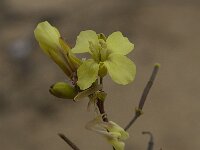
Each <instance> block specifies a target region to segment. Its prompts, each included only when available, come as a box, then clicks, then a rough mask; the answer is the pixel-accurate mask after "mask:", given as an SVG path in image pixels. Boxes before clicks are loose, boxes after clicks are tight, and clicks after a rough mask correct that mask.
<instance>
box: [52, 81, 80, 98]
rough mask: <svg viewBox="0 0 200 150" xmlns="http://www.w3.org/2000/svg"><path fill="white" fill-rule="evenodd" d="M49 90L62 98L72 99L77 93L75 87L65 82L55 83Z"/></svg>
mask: <svg viewBox="0 0 200 150" xmlns="http://www.w3.org/2000/svg"><path fill="white" fill-rule="evenodd" d="M49 92H50V93H51V94H52V95H54V96H56V97H58V98H64V99H73V98H74V97H75V96H76V95H77V91H76V89H75V88H74V87H72V86H70V85H69V84H67V83H66V82H57V83H55V84H54V85H52V86H51V87H50V89H49Z"/></svg>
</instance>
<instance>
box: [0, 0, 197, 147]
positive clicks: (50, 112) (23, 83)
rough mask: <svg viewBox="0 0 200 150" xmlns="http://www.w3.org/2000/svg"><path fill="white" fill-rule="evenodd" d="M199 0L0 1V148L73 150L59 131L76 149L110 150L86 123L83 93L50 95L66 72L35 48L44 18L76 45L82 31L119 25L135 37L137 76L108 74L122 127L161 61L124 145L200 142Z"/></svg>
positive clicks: (110, 103) (111, 110)
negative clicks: (79, 96) (126, 78)
mask: <svg viewBox="0 0 200 150" xmlns="http://www.w3.org/2000/svg"><path fill="white" fill-rule="evenodd" d="M199 14H200V1H199V0H169V1H160V0H151V1H147V0H123V1H122V0H101V1H98V0H84V1H82V0H56V1H53V0H52V1H51V0H34V1H32V0H0V51H1V54H0V78H1V80H0V147H1V149H4V150H70V147H69V146H68V145H67V144H66V143H64V142H63V141H62V140H61V139H60V138H59V137H58V136H57V133H59V132H61V133H64V134H65V135H67V136H68V137H69V138H70V139H71V140H72V141H74V142H75V143H76V144H77V145H78V146H79V147H80V149H81V150H94V149H95V150H104V149H105V150H109V149H111V147H110V145H108V144H107V142H106V140H104V139H103V138H102V137H101V136H99V135H96V134H95V133H92V132H90V131H87V130H86V129H85V128H84V126H85V124H86V122H87V121H89V120H91V118H93V117H94V113H93V111H92V110H91V111H90V112H88V111H87V103H88V99H84V100H82V101H80V102H79V103H74V102H72V101H70V100H62V99H58V98H55V97H53V96H52V95H50V94H49V92H48V89H49V87H50V86H51V85H52V84H53V83H55V82H57V81H65V80H66V76H65V75H64V74H63V72H62V71H61V70H60V69H59V68H58V67H57V66H56V65H55V64H54V63H53V62H52V61H51V60H50V59H49V58H48V57H46V56H45V55H44V54H43V52H42V51H41V50H40V49H39V46H38V44H37V43H36V41H35V39H34V35H33V30H34V29H35V27H36V25H37V24H38V22H40V21H44V20H48V21H49V22H50V23H51V24H53V25H54V26H56V27H57V28H58V29H59V30H60V33H61V34H62V36H63V37H64V38H65V39H66V40H67V41H68V43H70V45H72V46H73V45H74V44H75V40H76V36H77V35H78V34H79V32H80V31H82V30H86V29H92V30H95V31H96V32H103V33H105V34H106V35H109V34H110V33H112V32H113V31H118V30H119V31H121V32H122V33H123V34H124V35H126V36H127V37H128V38H129V39H130V41H132V42H133V43H134V44H135V49H134V51H133V52H132V53H131V54H129V57H130V58H131V59H132V60H133V61H134V62H135V63H136V65H137V76H136V79H135V82H134V83H132V84H129V85H127V86H119V85H116V84H114V83H113V82H111V80H110V78H109V77H108V78H106V83H105V91H107V92H108V93H109V94H108V97H107V101H106V111H107V113H108V117H109V118H110V119H111V120H113V121H115V122H117V123H118V124H120V125H121V126H125V125H126V124H127V122H128V121H129V120H130V119H131V117H132V116H133V113H134V110H135V107H136V106H137V104H138V101H139V98H140V96H141V93H142V91H143V88H144V86H145V84H146V82H147V81H148V79H149V76H150V74H151V71H152V68H153V65H154V63H156V62H159V63H160V64H161V69H160V72H159V74H158V76H157V79H156V82H155V84H154V86H153V88H152V89H151V92H150V94H149V97H148V99H147V102H146V104H145V107H144V115H143V116H141V118H139V119H138V120H137V122H136V123H135V124H134V126H132V127H131V129H130V130H129V133H130V135H131V136H130V138H129V139H128V140H127V141H126V149H127V150H132V149H135V150H146V147H147V143H148V137H147V136H144V135H142V134H141V132H142V131H151V132H152V133H153V135H154V138H155V150H158V149H160V148H163V150H188V149H192V150H199V149H200V142H199V141H200V130H199V129H200V120H199V114H200V100H199V98H200V92H199V90H200V69H198V68H199V65H200V46H199V41H200V30H199V27H200V15H199Z"/></svg>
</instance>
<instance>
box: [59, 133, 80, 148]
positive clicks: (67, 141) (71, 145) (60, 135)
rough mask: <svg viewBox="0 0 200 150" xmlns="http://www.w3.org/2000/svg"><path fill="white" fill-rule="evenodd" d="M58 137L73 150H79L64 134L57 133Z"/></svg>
mask: <svg viewBox="0 0 200 150" xmlns="http://www.w3.org/2000/svg"><path fill="white" fill-rule="evenodd" d="M58 135H59V137H60V138H61V139H63V140H64V141H65V142H66V143H67V144H68V145H69V146H70V147H71V148H72V149H73V150H80V149H79V148H78V147H77V146H76V145H75V144H74V143H73V142H72V141H70V140H69V139H68V138H67V137H66V136H65V135H64V134H62V133H58Z"/></svg>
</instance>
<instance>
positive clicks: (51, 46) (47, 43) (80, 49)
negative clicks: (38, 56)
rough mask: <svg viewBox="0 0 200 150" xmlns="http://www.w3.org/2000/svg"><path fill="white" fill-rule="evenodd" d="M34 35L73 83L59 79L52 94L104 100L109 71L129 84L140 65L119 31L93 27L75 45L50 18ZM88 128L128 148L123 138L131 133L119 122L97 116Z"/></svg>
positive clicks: (119, 148)
mask: <svg viewBox="0 0 200 150" xmlns="http://www.w3.org/2000/svg"><path fill="white" fill-rule="evenodd" d="M34 34H35V38H36V40H37V41H38V43H39V45H40V47H41V48H42V50H43V51H44V52H45V53H46V54H47V55H48V56H49V57H50V58H51V59H52V60H53V61H54V62H55V63H56V64H57V65H58V66H59V67H60V68H61V69H62V70H63V72H64V73H65V74H66V75H67V77H68V79H69V80H70V81H71V84H68V83H66V82H58V83H55V84H53V85H52V86H51V87H50V90H49V91H50V93H51V94H53V95H54V96H56V97H59V98H65V99H73V100H75V101H77V100H79V99H80V98H82V97H85V96H87V97H89V99H90V102H91V101H94V102H95V100H97V99H98V100H101V101H104V100H105V97H106V93H105V92H104V91H102V83H100V84H99V83H98V80H99V79H100V80H102V79H103V77H104V76H106V75H107V74H109V75H110V77H111V79H112V80H113V81H114V82H115V83H117V84H121V85H126V84H129V83H130V82H132V81H133V80H134V78H135V74H136V66H135V64H134V63H133V62H132V61H131V60H130V59H129V58H128V57H126V55H127V54H128V53H130V52H131V51H132V50H133V48H134V45H133V44H132V43H131V42H130V41H129V40H128V38H126V37H124V36H123V35H122V33H121V32H119V31H117V32H114V33H112V34H111V35H109V36H108V37H106V36H105V35H104V34H102V33H101V34H97V33H96V32H95V31H92V30H86V31H82V32H80V34H79V35H78V37H77V40H76V45H75V46H74V47H73V48H70V47H69V45H68V44H67V43H66V42H65V41H64V40H63V38H62V37H61V35H60V33H59V31H58V30H57V29H56V28H55V27H53V26H51V25H50V24H49V23H48V22H47V21H45V22H41V23H39V24H38V25H37V27H36V29H35V31H34ZM77 53H89V54H90V55H91V58H89V59H86V60H83V59H79V58H78V57H77V56H76V54H77ZM97 126H99V127H100V129H99V128H98V129H97V128H96V127H97ZM86 127H87V128H88V129H90V130H93V131H96V132H98V133H101V134H102V135H104V136H105V137H106V139H107V140H108V142H109V143H110V144H112V146H113V147H114V148H115V149H116V150H123V149H124V142H123V140H125V139H126V138H128V133H127V132H125V131H124V129H123V128H121V127H120V126H119V125H117V124H116V123H114V122H112V121H109V122H102V121H100V120H99V119H94V120H93V121H91V122H90V123H89V124H87V126H86Z"/></svg>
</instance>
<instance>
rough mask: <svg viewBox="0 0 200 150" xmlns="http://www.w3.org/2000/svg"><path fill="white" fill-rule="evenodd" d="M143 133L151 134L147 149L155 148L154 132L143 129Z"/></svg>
mask: <svg viewBox="0 0 200 150" xmlns="http://www.w3.org/2000/svg"><path fill="white" fill-rule="evenodd" d="M142 134H148V135H149V136H150V139H149V143H148V147H147V150H153V146H154V140H153V135H152V133H151V132H149V131H143V132H142Z"/></svg>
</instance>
